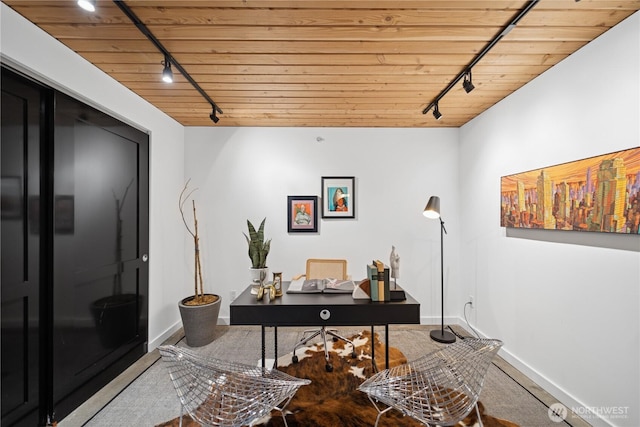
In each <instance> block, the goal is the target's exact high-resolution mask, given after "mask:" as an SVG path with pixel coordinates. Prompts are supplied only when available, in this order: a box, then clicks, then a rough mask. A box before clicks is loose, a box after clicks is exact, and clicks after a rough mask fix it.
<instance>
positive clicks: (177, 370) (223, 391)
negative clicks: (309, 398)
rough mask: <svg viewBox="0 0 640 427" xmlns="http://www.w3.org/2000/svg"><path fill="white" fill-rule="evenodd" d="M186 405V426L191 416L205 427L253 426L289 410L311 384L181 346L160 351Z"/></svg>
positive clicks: (282, 373)
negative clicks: (273, 412)
mask: <svg viewBox="0 0 640 427" xmlns="http://www.w3.org/2000/svg"><path fill="white" fill-rule="evenodd" d="M158 350H159V351H160V355H161V356H162V359H163V361H164V362H165V363H166V365H167V366H168V369H169V376H170V378H171V381H172V383H173V386H174V388H175V389H176V392H177V394H178V399H179V400H180V404H181V408H180V425H181V426H182V416H183V414H184V412H186V413H188V414H189V415H190V416H191V418H193V419H194V420H195V421H197V422H198V423H200V424H202V425H205V426H221V427H222V426H225V427H232V426H233V427H235V426H245V425H252V424H253V423H254V422H256V421H258V420H259V419H260V418H262V417H264V416H267V415H269V414H270V413H271V410H273V409H276V410H278V411H280V413H281V415H282V419H283V420H284V424H285V426H286V425H287V420H286V418H285V413H284V408H285V407H286V406H287V404H288V403H289V402H290V401H291V399H292V398H293V396H294V395H295V394H296V392H297V391H298V389H299V388H300V387H301V386H303V385H306V384H310V383H311V381H310V380H308V379H300V378H296V377H292V376H291V375H288V374H285V373H284V372H281V371H278V370H276V369H273V370H269V369H266V368H260V367H253V366H248V365H244V364H240V363H237V362H230V361H224V360H219V359H214V358H206V357H203V356H201V355H198V354H197V353H195V352H193V351H191V350H188V349H185V348H182V347H177V346H172V345H165V346H160V347H158Z"/></svg>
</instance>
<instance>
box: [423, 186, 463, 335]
mask: <svg viewBox="0 0 640 427" xmlns="http://www.w3.org/2000/svg"><path fill="white" fill-rule="evenodd" d="M423 215H424V216H426V217H427V218H432V219H435V218H438V219H439V220H440V330H439V331H438V330H434V331H431V334H430V335H431V339H432V340H434V341H437V342H441V343H446V344H449V343H452V342H455V341H456V336H455V335H454V334H452V333H451V332H449V331H445V330H444V235H445V233H446V232H447V230H446V229H445V228H444V221H442V217H441V216H440V197H438V196H431V197H430V198H429V202H428V203H427V206H426V207H425V208H424V212H423Z"/></svg>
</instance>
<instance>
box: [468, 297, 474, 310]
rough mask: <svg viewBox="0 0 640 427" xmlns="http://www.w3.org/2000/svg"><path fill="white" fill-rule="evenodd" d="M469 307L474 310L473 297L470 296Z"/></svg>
mask: <svg viewBox="0 0 640 427" xmlns="http://www.w3.org/2000/svg"><path fill="white" fill-rule="evenodd" d="M469 305H470V306H471V308H473V295H469Z"/></svg>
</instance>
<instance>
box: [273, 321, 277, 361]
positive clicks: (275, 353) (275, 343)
mask: <svg viewBox="0 0 640 427" xmlns="http://www.w3.org/2000/svg"><path fill="white" fill-rule="evenodd" d="M273 358H274V361H273V367H272V369H276V368H277V367H278V327H277V326H274V327H273Z"/></svg>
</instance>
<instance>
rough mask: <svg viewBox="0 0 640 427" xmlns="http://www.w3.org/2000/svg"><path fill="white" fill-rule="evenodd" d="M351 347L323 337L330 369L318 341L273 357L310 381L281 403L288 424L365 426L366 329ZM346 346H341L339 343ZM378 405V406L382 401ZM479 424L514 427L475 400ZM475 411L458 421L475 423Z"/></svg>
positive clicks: (380, 352)
mask: <svg viewBox="0 0 640 427" xmlns="http://www.w3.org/2000/svg"><path fill="white" fill-rule="evenodd" d="M349 339H351V340H352V341H353V343H354V345H355V346H356V354H357V357H356V358H355V359H354V358H352V357H351V346H349V345H345V343H343V342H342V341H338V342H329V344H328V345H329V346H330V352H329V357H330V360H331V363H332V364H333V372H327V371H326V370H325V359H324V349H323V345H322V344H320V343H318V344H316V345H311V346H310V347H306V348H300V349H298V350H297V351H296V355H297V356H298V359H299V362H298V363H292V362H291V356H292V354H291V353H289V354H287V355H285V356H282V357H280V358H279V359H278V369H280V370H281V371H283V372H286V373H288V374H289V375H292V376H294V377H298V378H309V379H311V381H312V382H311V384H309V385H306V386H303V387H301V388H300V389H299V390H298V392H297V393H296V395H295V396H294V398H293V399H292V400H291V402H290V403H289V405H288V406H287V407H286V411H287V423H288V425H289V427H365V426H366V427H370V426H373V425H374V423H375V420H376V416H377V411H376V409H375V408H374V407H373V405H372V404H371V402H370V401H369V399H368V398H367V396H366V395H365V394H364V393H362V392H360V391H358V386H359V385H360V384H361V383H362V382H363V381H364V380H365V378H368V377H369V376H371V374H372V373H373V367H372V363H371V333H370V332H369V331H363V332H361V333H360V334H358V335H355V336H353V337H349ZM373 341H374V345H375V354H376V364H377V366H378V369H380V370H382V369H384V365H385V363H384V352H385V348H384V344H383V343H381V342H380V340H379V339H378V334H375V335H374V340H373ZM345 347H347V348H345ZM406 361H407V359H406V358H405V356H404V355H403V354H402V352H401V351H400V350H398V349H397V348H394V347H389V366H396V365H399V364H402V363H405V362H406ZM382 406H384V405H382ZM479 407H480V413H481V417H482V423H483V425H484V426H485V427H518V425H517V424H514V423H512V422H510V421H506V420H502V419H499V418H495V417H492V416H491V415H488V414H486V413H485V412H484V406H483V405H482V403H479ZM260 421H261V422H262V423H261V424H256V425H257V426H262V427H282V426H284V422H283V421H282V417H281V415H280V413H279V412H278V411H273V413H272V416H271V417H270V418H269V419H265V420H260ZM178 424H179V419H178V418H175V419H173V420H170V421H167V422H165V423H162V424H159V425H158V426H156V427H177V426H178ZM182 425H183V426H184V427H195V426H198V425H199V424H197V423H196V422H195V421H193V420H192V419H191V418H190V417H189V416H188V415H185V417H184V418H183V421H182ZM378 425H379V426H380V427H398V426H406V427H414V426H415V427H419V426H424V424H422V423H420V422H418V421H416V420H414V419H412V418H410V417H408V416H403V415H402V414H401V413H400V412H398V411H396V410H391V411H389V412H387V413H386V414H384V415H383V416H382V417H381V418H380V423H379V424H378ZM478 425H479V424H478V419H477V416H476V413H475V411H472V412H471V414H470V415H469V416H467V418H465V419H464V420H463V421H462V422H461V423H459V424H458V426H460V427H464V426H469V427H473V426H478Z"/></svg>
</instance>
